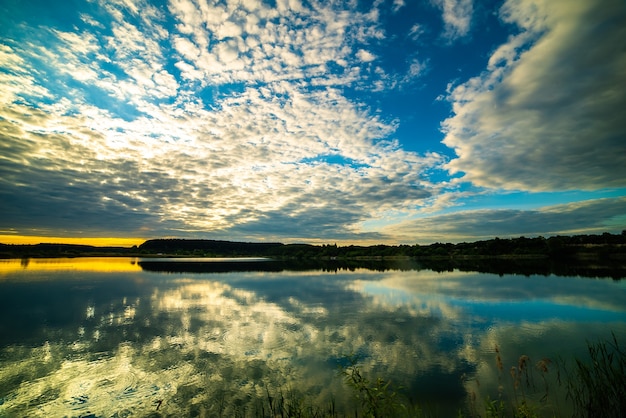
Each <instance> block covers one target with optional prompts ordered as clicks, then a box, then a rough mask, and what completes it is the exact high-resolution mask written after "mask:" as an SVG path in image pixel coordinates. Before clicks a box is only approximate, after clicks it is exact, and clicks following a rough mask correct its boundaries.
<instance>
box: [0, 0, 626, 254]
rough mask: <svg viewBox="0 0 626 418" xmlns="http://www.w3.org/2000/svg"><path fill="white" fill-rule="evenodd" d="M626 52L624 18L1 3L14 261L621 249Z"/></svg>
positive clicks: (545, 11) (5, 219) (543, 5)
mask: <svg viewBox="0 0 626 418" xmlns="http://www.w3.org/2000/svg"><path fill="white" fill-rule="evenodd" d="M625 39H626V3H624V1H623V0H594V1H589V0H545V1H542V0H507V1H495V0H494V1H492V0H423V1H422V0H420V1H411V0H384V1H379V0H376V1H309V0H264V1H259V0H225V1H207V0H159V1H144V0H60V1H58V2H54V3H50V2H48V1H46V0H32V1H28V2H23V1H20V0H3V1H2V2H1V3H0V92H1V94H0V242H4V243H11V242H27V241H29V240H30V241H33V242H40V241H43V242H53V241H63V242H69V240H73V241H72V242H83V243H84V242H93V243H98V242H106V243H107V244H111V243H113V242H119V243H124V244H128V243H131V242H136V243H137V244H139V243H141V242H142V241H143V240H144V239H150V238H164V237H179V238H205V239H225V240H233V241H253V242H256V241H272V242H275V241H279V242H285V243H290V242H307V243H314V244H321V243H338V244H340V245H347V244H378V243H385V244H416V243H417V244H428V243H432V242H462V241H474V240H480V239H489V238H493V237H501V238H502V237H518V236H527V237H532V236H552V235H559V234H560V235H570V234H597V233H603V232H611V233H621V231H622V230H624V229H626V140H625V139H626V138H625V137H626V114H625V110H624V109H626V41H624V40H625ZM104 239H106V241H105V240H104Z"/></svg>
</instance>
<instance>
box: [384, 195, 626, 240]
mask: <svg viewBox="0 0 626 418" xmlns="http://www.w3.org/2000/svg"><path fill="white" fill-rule="evenodd" d="M444 198H445V195H444ZM625 210H626V199H625V198H606V199H596V200H588V201H582V202H576V203H568V204H561V205H553V206H547V207H543V208H539V209H534V210H520V209H483V210H466V211H458V212H453V213H446V214H436V215H427V216H423V217H420V218H417V219H414V220H407V221H404V222H401V223H398V224H393V225H390V226H388V227H386V228H384V229H382V231H381V232H382V233H386V234H388V235H390V236H393V237H396V238H397V239H399V240H401V241H404V242H407V243H411V242H415V241H416V240H417V241H418V242H422V243H431V242H436V241H442V242H460V241H474V240H477V239H490V238H493V237H495V236H499V237H501V238H505V237H519V236H527V237H532V236H539V235H542V236H550V235H572V234H598V233H603V232H606V231H611V232H613V233H620V231H621V230H622V229H623V225H624V213H626V212H625ZM581 219H584V220H585V222H584V223H583V222H581Z"/></svg>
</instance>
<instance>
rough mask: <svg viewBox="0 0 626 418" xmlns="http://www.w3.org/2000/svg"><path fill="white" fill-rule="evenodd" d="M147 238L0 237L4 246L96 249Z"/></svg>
mask: <svg viewBox="0 0 626 418" xmlns="http://www.w3.org/2000/svg"><path fill="white" fill-rule="evenodd" d="M145 240H146V239H145V238H115V237H105V238H101V237H47V236H41V235H6V234H4V235H0V243H2V244H18V245H19V244H41V243H47V244H76V245H93V246H96V247H132V246H133V245H140V244H142V243H143V242H144V241H145Z"/></svg>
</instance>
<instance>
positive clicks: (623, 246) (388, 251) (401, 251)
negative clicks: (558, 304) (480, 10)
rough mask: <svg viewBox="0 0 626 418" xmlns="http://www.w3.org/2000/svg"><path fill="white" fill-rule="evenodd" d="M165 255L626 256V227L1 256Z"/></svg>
mask: <svg viewBox="0 0 626 418" xmlns="http://www.w3.org/2000/svg"><path fill="white" fill-rule="evenodd" d="M80 256H144V257H150V256H160V257H270V258H287V259H326V260H328V259H331V260H332V259H377V258H379V259H380V258H383V259H393V258H414V259H432V260H440V259H459V260H463V259H480V258H507V259H516V258H519V259H583V260H585V259H586V260H609V259H610V260H615V261H626V231H622V233H621V234H610V233H603V234H599V235H572V236H561V235H557V236H551V237H548V238H544V237H541V236H540V237H534V238H526V237H518V238H493V239H489V240H483V241H474V242H462V243H457V244H453V243H439V242H436V243H432V244H427V245H420V244H414V245H382V244H381V245H372V246H358V245H348V246H338V245H337V244H324V245H312V244H283V243H279V242H274V243H265V242H261V243H259V242H236V241H219V240H201V239H151V240H147V241H145V242H144V243H142V244H141V245H139V246H133V247H96V246H89V245H72V244H56V243H42V244H34V245H18V244H0V258H27V257H80Z"/></svg>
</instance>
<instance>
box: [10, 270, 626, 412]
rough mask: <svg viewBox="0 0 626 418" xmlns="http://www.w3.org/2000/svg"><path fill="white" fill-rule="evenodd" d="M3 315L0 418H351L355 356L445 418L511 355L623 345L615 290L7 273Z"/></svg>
mask: <svg viewBox="0 0 626 418" xmlns="http://www.w3.org/2000/svg"><path fill="white" fill-rule="evenodd" d="M370 267H372V266H371V265H370ZM0 314H1V317H2V322H1V323H0V416H41V417H44V416H45V417H48V416H96V417H100V416H107V417H108V416H148V415H150V414H152V415H154V416H159V414H162V415H174V416H219V415H220V414H221V415H223V416H235V415H239V416H246V415H248V416H255V415H256V414H257V413H258V412H259V411H260V410H261V405H262V404H263V402H266V401H267V398H268V394H270V395H271V394H276V393H287V392H289V391H292V392H297V393H298V394H299V395H301V396H302V399H304V400H305V401H306V402H308V403H310V404H311V405H319V406H324V405H328V404H329V403H330V402H331V401H333V402H335V404H336V405H337V408H339V409H340V410H341V411H344V412H345V413H346V414H350V413H352V411H354V408H355V405H356V401H355V400H354V397H353V393H352V392H351V391H350V389H349V388H347V387H346V385H345V384H344V383H343V382H342V379H341V378H340V377H339V376H338V373H337V368H338V366H341V365H345V364H347V358H348V357H350V356H353V357H356V358H357V359H358V361H359V363H358V364H359V367H360V368H361V369H362V371H363V373H364V374H366V375H367V376H370V377H371V378H375V377H378V376H380V377H383V378H385V379H389V380H391V381H392V382H393V383H394V384H396V385H398V386H402V388H403V389H401V390H402V392H403V393H404V394H406V395H407V396H408V397H409V398H410V399H411V400H412V401H414V402H418V403H420V404H421V405H423V406H424V407H425V408H426V409H428V410H429V411H432V412H433V413H434V414H436V415H439V416H446V415H450V416H454V415H456V411H458V410H459V409H461V410H466V409H467V408H468V393H470V394H471V393H476V394H478V396H479V397H484V396H486V395H487V394H489V393H491V394H493V393H498V392H497V387H498V386H500V385H503V380H504V379H505V378H507V377H508V372H507V371H506V370H508V368H509V367H510V366H511V365H517V361H518V358H519V356H520V355H522V354H525V355H528V356H530V358H531V359H533V361H534V362H536V361H538V360H541V359H543V358H551V359H556V358H558V357H571V356H574V355H577V356H583V355H584V354H585V351H586V342H587V341H589V340H594V339H596V338H607V337H610V336H611V332H613V333H615V334H616V335H617V336H618V337H619V336H626V287H625V285H624V282H623V281H615V280H611V279H598V278H593V279H592V278H584V277H559V276H553V275H548V276H542V275H526V276H524V275H514V274H505V275H495V274H487V273H472V272H460V271H449V272H440V273H438V272H434V271H431V270H420V269H415V268H413V267H410V268H388V266H385V267H384V268H380V269H373V268H356V267H353V268H351V269H344V268H336V269H332V268H329V267H328V265H325V266H324V268H315V267H314V266H312V265H310V264H309V265H306V266H302V265H296V264H294V263H291V264H289V263H287V264H285V263H278V262H274V261H270V260H264V259H249V260H228V259H222V260H206V259H203V260H198V259H187V260H180V259H178V260H174V261H172V260H163V259H130V258H106V259H102V258H84V259H32V260H4V261H0ZM496 346H497V347H498V349H499V351H500V353H501V356H502V361H503V364H504V368H505V372H504V374H506V376H503V375H502V374H503V373H501V372H499V371H498V369H497V367H495V365H496V364H495V347H496ZM509 380H510V378H509ZM504 384H505V385H506V382H504ZM561 402H563V401H561ZM560 408H565V406H564V405H560Z"/></svg>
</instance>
